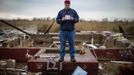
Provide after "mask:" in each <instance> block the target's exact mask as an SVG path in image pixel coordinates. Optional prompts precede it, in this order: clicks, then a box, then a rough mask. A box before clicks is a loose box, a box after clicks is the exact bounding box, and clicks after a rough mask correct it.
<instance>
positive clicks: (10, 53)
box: [0, 48, 40, 62]
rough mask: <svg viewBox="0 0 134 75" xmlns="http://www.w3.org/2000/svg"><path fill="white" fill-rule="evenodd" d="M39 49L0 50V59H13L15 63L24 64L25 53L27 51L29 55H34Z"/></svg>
mask: <svg viewBox="0 0 134 75" xmlns="http://www.w3.org/2000/svg"><path fill="white" fill-rule="evenodd" d="M39 50H40V48H0V59H15V60H16V61H20V62H24V61H27V60H28V59H27V58H26V53H27V51H29V54H30V55H34V54H35V53H37V52H38V51H39Z"/></svg>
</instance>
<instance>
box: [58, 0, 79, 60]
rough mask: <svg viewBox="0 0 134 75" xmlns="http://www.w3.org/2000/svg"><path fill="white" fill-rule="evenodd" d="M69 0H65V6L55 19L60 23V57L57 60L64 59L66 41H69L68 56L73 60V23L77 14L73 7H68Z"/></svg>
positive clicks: (77, 19) (75, 21)
mask: <svg viewBox="0 0 134 75" xmlns="http://www.w3.org/2000/svg"><path fill="white" fill-rule="evenodd" d="M70 4H71V2H70V0H65V1H64V5H65V8H64V9H62V10H61V11H59V13H58V16H57V18H56V21H57V23H58V24H60V42H61V46H60V59H59V62H63V61H64V56H65V46H66V41H68V43H69V46H70V47H69V49H70V57H71V61H72V62H76V60H75V55H74V54H75V48H74V45H75V40H74V39H75V31H74V24H75V23H77V22H78V21H79V16H78V14H77V12H76V11H75V10H74V9H71V8H70Z"/></svg>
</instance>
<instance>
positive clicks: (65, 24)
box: [56, 8, 79, 31]
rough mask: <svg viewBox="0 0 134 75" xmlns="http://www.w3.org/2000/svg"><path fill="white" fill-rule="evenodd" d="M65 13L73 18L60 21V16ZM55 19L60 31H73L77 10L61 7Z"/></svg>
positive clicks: (77, 17) (76, 19)
mask: <svg viewBox="0 0 134 75" xmlns="http://www.w3.org/2000/svg"><path fill="white" fill-rule="evenodd" d="M65 15H70V16H72V17H73V18H74V20H72V21H70V20H65V21H62V17H65ZM56 21H57V23H58V24H60V30H62V31H73V30H74V24H75V23H77V22H78V21H79V16H78V14H77V12H76V11H75V10H74V9H71V8H70V9H62V10H61V11H59V13H58V16H57V18H56Z"/></svg>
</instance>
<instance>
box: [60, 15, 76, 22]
mask: <svg viewBox="0 0 134 75" xmlns="http://www.w3.org/2000/svg"><path fill="white" fill-rule="evenodd" d="M65 20H71V21H73V20H74V17H72V16H70V15H65V16H64V17H62V21H65Z"/></svg>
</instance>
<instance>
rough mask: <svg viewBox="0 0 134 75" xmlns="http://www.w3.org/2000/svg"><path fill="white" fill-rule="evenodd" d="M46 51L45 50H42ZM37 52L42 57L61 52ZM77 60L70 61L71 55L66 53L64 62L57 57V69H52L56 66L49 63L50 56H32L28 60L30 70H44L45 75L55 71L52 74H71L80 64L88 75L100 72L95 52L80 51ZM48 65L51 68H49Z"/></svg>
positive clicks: (95, 74) (56, 54) (57, 54)
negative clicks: (82, 52)
mask: <svg viewBox="0 0 134 75" xmlns="http://www.w3.org/2000/svg"><path fill="white" fill-rule="evenodd" d="M55 52H56V51H55ZM41 53H44V52H41ZM41 53H37V55H38V54H40V55H41V56H42V57H49V56H50V57H52V56H59V53H50V52H49V53H44V54H41ZM75 56H76V61H77V62H71V61H70V55H69V54H66V56H65V58H64V62H62V63H59V62H58V59H59V58H55V63H56V65H55V69H52V67H53V66H54V65H53V64H52V63H50V64H48V61H49V59H48V58H35V57H33V58H31V59H30V60H29V61H28V62H27V65H28V71H30V72H43V75H48V74H49V73H53V72H54V74H52V75H55V74H58V75H63V74H64V75H71V74H72V73H73V71H74V70H75V69H76V67H77V66H80V67H81V68H82V69H84V70H85V71H87V72H88V75H97V73H98V61H97V60H96V59H95V57H94V56H93V54H92V53H91V52H90V51H88V52H86V54H84V55H80V54H79V53H76V54H75ZM48 66H49V67H50V68H48Z"/></svg>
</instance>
